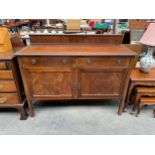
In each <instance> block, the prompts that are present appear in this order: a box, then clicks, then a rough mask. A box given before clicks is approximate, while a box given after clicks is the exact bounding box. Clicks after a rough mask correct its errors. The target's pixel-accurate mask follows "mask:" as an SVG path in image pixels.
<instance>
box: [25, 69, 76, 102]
mask: <svg viewBox="0 0 155 155" xmlns="http://www.w3.org/2000/svg"><path fill="white" fill-rule="evenodd" d="M24 74H25V79H26V82H27V85H28V89H29V93H30V96H31V97H32V98H38V99H39V98H40V99H59V100H61V99H65V98H66V99H67V98H72V97H73V80H74V73H73V71H72V69H70V68H66V69H65V68H59V69H58V68H52V67H49V68H48V67H44V68H43V69H39V68H38V69H24Z"/></svg>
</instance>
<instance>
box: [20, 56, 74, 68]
mask: <svg viewBox="0 0 155 155" xmlns="http://www.w3.org/2000/svg"><path fill="white" fill-rule="evenodd" d="M19 60H20V61H19V62H21V64H22V67H66V66H72V65H73V63H74V58H70V57H21V58H19Z"/></svg>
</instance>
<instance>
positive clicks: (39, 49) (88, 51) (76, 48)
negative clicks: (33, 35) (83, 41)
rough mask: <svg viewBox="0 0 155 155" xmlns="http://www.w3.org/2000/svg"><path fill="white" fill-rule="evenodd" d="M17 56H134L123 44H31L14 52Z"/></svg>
mask: <svg viewBox="0 0 155 155" xmlns="http://www.w3.org/2000/svg"><path fill="white" fill-rule="evenodd" d="M15 55H17V56H135V55H136V53H135V52H133V51H132V50H130V49H128V48H127V47H125V46H124V45H103V44H102V45H99V44H98V45H93V44H87V45H76V44H72V45H71V44H66V45H64V44H59V45H58V44H57V45H31V46H28V47H25V48H23V49H21V50H19V51H18V52H16V53H15Z"/></svg>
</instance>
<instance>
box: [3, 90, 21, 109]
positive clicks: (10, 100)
mask: <svg viewBox="0 0 155 155" xmlns="http://www.w3.org/2000/svg"><path fill="white" fill-rule="evenodd" d="M19 103H20V100H19V97H18V95H17V94H16V93H0V106H1V105H3V104H19Z"/></svg>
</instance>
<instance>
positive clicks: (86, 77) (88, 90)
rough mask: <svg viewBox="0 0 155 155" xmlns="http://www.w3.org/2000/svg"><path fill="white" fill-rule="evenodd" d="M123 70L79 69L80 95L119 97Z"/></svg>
mask: <svg viewBox="0 0 155 155" xmlns="http://www.w3.org/2000/svg"><path fill="white" fill-rule="evenodd" d="M123 76H124V72H123V70H115V69H113V70H112V69H109V70H105V69H103V70H99V69H96V70H91V69H90V70H81V73H80V81H81V82H80V83H81V87H80V96H81V97H101V98H102V97H108V96H114V97H119V96H120V95H121V90H120V88H122V82H123Z"/></svg>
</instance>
